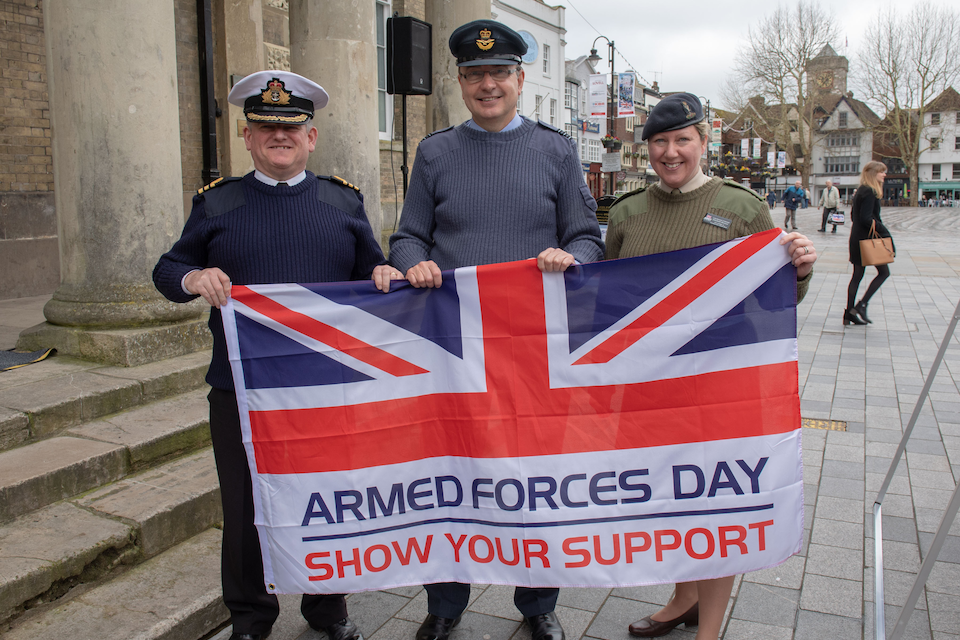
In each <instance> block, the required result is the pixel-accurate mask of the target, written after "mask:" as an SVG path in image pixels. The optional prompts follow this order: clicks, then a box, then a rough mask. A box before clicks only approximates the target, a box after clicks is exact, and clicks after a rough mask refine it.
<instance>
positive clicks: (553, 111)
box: [550, 98, 557, 126]
mask: <svg viewBox="0 0 960 640" xmlns="http://www.w3.org/2000/svg"><path fill="white" fill-rule="evenodd" d="M550 124H552V125H553V126H557V101H556V100H555V99H553V98H550Z"/></svg>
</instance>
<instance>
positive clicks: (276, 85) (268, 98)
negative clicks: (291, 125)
mask: <svg viewBox="0 0 960 640" xmlns="http://www.w3.org/2000/svg"><path fill="white" fill-rule="evenodd" d="M260 95H261V96H262V97H263V103H264V104H283V105H286V104H290V92H289V91H287V90H286V89H284V87H283V82H281V81H280V80H278V79H277V78H274V79H273V80H271V81H270V82H268V83H267V88H266V90H264V92H263V93H262V94H260Z"/></svg>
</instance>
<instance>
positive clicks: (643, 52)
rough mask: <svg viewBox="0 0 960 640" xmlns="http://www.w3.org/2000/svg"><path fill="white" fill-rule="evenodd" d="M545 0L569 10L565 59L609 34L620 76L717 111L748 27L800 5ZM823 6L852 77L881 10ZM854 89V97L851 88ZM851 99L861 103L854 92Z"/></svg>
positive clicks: (860, 4)
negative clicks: (689, 96) (696, 99)
mask: <svg viewBox="0 0 960 640" xmlns="http://www.w3.org/2000/svg"><path fill="white" fill-rule="evenodd" d="M546 1H547V4H562V5H563V6H564V7H566V12H565V20H566V28H567V35H566V42H567V45H566V57H567V59H575V58H577V57H578V56H581V55H589V54H590V46H591V43H592V42H593V41H594V38H596V37H597V36H598V35H604V36H606V37H607V38H610V39H611V40H613V41H614V42H615V43H616V47H617V50H618V51H619V52H620V53H621V55H622V56H623V57H620V56H617V60H616V63H615V67H616V71H617V72H618V73H619V72H623V71H627V70H628V69H631V68H632V69H633V70H634V71H636V72H637V73H638V74H639V76H641V77H642V78H643V79H641V80H640V82H642V83H643V84H647V85H648V86H649V84H651V83H652V82H653V81H654V80H655V79H656V81H657V82H658V83H659V85H660V89H661V91H689V92H691V93H696V94H698V95H702V96H705V97H707V98H709V99H710V100H711V102H712V104H713V105H714V106H720V107H724V106H726V105H724V104H723V103H722V100H721V98H720V86H721V85H722V84H723V82H724V80H725V79H726V78H727V77H728V76H729V75H730V70H731V69H732V68H733V65H734V59H735V55H736V52H737V49H738V48H739V47H740V46H741V44H742V43H743V42H744V41H745V40H746V37H747V30H748V28H749V27H750V26H751V25H756V24H757V23H758V22H759V21H760V19H761V18H762V17H764V16H766V15H768V14H770V13H773V12H774V11H775V10H776V8H777V6H778V5H779V4H785V5H787V6H789V7H793V6H795V4H796V2H795V1H793V2H772V1H771V0H740V1H738V2H734V3H723V2H716V0H710V1H708V0H686V1H684V2H677V1H671V0H655V1H650V0H546ZM920 1H921V0H899V2H898V3H897V7H898V9H899V10H900V11H903V12H905V11H908V10H909V9H910V7H912V6H913V5H914V4H916V3H917V2H920ZM935 1H936V2H937V3H938V4H939V3H940V2H941V0H935ZM945 4H946V5H949V4H951V3H950V2H945ZM821 6H822V7H824V8H825V9H827V10H828V11H832V12H833V15H834V16H835V18H836V20H837V23H838V24H839V25H841V26H840V32H841V41H840V42H837V43H836V44H835V45H834V48H835V49H836V50H837V53H839V54H840V55H846V56H847V59H848V60H849V61H850V73H851V75H852V74H854V73H855V65H856V58H857V52H858V50H859V48H860V43H861V41H862V34H863V32H864V30H865V28H866V26H867V24H868V23H869V22H870V21H871V20H875V19H876V16H877V13H878V8H879V7H881V6H883V5H882V3H881V4H878V3H877V2H875V1H873V0H870V1H865V0H847V1H845V2H836V1H834V2H830V1H822V2H821ZM578 11H579V13H578ZM581 14H582V16H581ZM588 23H589V24H588ZM844 39H845V40H844ZM597 53H598V55H600V56H601V57H602V58H603V62H601V63H600V64H599V65H597V67H598V68H597V71H599V72H601V73H602V72H604V71H606V72H609V69H610V67H609V64H607V45H606V42H605V41H604V40H602V39H601V40H600V41H599V42H597ZM624 58H626V59H627V61H629V64H628V63H626V62H624ZM645 80H646V81H645ZM850 89H853V90H854V91H855V87H854V86H851V87H850ZM854 95H855V97H856V92H855V93H854Z"/></svg>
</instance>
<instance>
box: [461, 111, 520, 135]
mask: <svg viewBox="0 0 960 640" xmlns="http://www.w3.org/2000/svg"><path fill="white" fill-rule="evenodd" d="M522 124H523V118H521V117H520V114H519V113H515V114H513V120H511V121H510V122H508V123H507V126H505V127H504V128H503V129H501V130H500V131H497V132H496V133H506V132H507V131H510V130H511V129H516V128H517V127H519V126H520V125H522ZM467 126H468V127H470V128H471V129H476V130H477V131H487V130H486V129H484V128H483V127H481V126H480V125H478V124H477V123H476V122H474V121H473V118H470V119H469V120H467ZM487 133H491V132H489V131H488V132H487Z"/></svg>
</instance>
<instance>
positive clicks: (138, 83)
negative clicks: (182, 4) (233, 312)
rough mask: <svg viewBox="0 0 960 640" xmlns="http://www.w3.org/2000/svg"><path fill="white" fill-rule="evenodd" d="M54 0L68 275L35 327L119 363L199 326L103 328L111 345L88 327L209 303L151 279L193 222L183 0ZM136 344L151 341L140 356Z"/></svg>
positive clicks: (58, 161)
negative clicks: (183, 298)
mask: <svg viewBox="0 0 960 640" xmlns="http://www.w3.org/2000/svg"><path fill="white" fill-rule="evenodd" d="M43 10H44V25H45V37H46V46H47V69H48V76H47V78H48V90H49V95H50V114H51V116H50V119H51V128H52V147H53V172H54V180H55V193H56V208H57V225H58V231H59V243H60V265H61V266H60V282H61V284H60V287H59V288H58V289H57V290H56V292H55V293H54V295H53V299H51V300H50V302H48V303H47V305H46V307H45V308H44V315H45V316H46V318H47V320H48V321H49V324H48V325H39V326H40V327H41V328H45V329H46V330H45V331H39V332H37V331H33V330H28V332H31V331H32V332H33V336H32V337H33V338H34V339H35V342H34V344H36V342H39V343H41V344H42V346H55V347H57V348H58V349H60V350H61V352H66V353H70V354H72V355H81V356H86V357H90V358H92V359H98V360H107V361H111V362H115V363H118V364H135V363H136V362H142V361H144V358H146V359H151V358H153V356H152V355H151V352H152V353H154V354H156V355H159V357H164V356H165V355H171V354H172V353H171V352H170V351H167V350H166V348H167V347H168V346H169V347H171V348H172V349H174V351H177V350H181V351H182V349H183V347H185V346H186V345H185V344H181V345H176V344H170V345H165V344H164V342H165V341H167V342H171V343H173V342H176V341H180V342H183V343H189V342H190V341H191V340H194V341H195V339H196V337H197V333H196V331H194V330H193V329H190V330H189V331H193V333H191V336H192V337H190V338H188V337H186V336H184V335H179V336H178V335H177V333H178V331H180V330H182V327H181V328H180V329H178V330H177V331H173V332H172V333H168V334H167V338H160V337H158V334H157V333H151V334H150V337H149V338H147V337H144V336H142V335H141V336H139V338H131V337H130V335H129V334H125V336H124V337H122V338H120V339H119V341H116V340H113V338H103V336H102V335H101V336H99V337H96V338H94V339H93V342H97V343H98V344H99V345H100V346H99V347H96V346H94V345H92V344H90V335H87V336H84V335H82V334H84V333H85V332H86V333H96V332H98V331H100V330H102V329H116V328H125V329H126V328H142V327H144V326H150V325H153V326H156V325H164V324H169V323H173V322H177V321H181V320H185V319H189V318H196V317H198V316H199V315H200V313H201V311H202V306H200V305H198V304H190V305H178V304H174V303H170V302H167V301H166V300H165V299H164V298H163V296H161V295H160V293H159V292H157V290H156V289H155V288H154V286H153V282H152V279H151V272H152V270H153V266H154V265H155V264H156V262H157V259H158V258H159V257H160V255H161V254H162V253H163V252H165V251H166V250H168V249H169V248H170V246H171V245H172V244H173V242H174V241H175V240H176V239H177V238H178V237H179V235H180V231H181V229H182V228H183V199H182V185H181V170H180V138H179V136H178V135H177V131H179V128H180V123H179V117H178V109H177V104H178V101H177V67H176V64H177V55H176V38H175V32H174V7H173V3H172V2H157V1H156V0H57V1H56V2H45V3H44V4H43ZM51 325H54V326H52V327H51ZM63 326H67V327H76V328H78V329H73V330H59V331H58V330H57V328H58V327H63ZM35 329H36V328H35ZM28 332H25V333H28ZM115 337H116V336H114V338H115ZM102 338H103V339H106V340H107V342H110V343H111V345H110V346H104V343H103V339H102ZM131 340H132V341H133V342H138V340H139V341H140V346H139V347H138V346H132V347H131ZM144 340H145V341H146V342H149V343H150V345H149V346H147V345H146V343H145V342H143V341H144ZM84 343H86V344H87V346H86V347H84V346H83V344H84ZM21 344H23V345H24V346H28V345H30V344H31V339H30V336H29V335H25V336H24V337H23V338H22V339H21ZM131 348H132V349H133V350H134V351H137V350H139V351H140V354H139V355H135V356H133V358H132V360H131V358H130V349H131ZM117 349H119V350H120V351H122V352H123V353H111V354H105V353H103V351H104V350H106V351H112V352H115V351H116V350H117ZM187 350H189V349H187Z"/></svg>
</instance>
